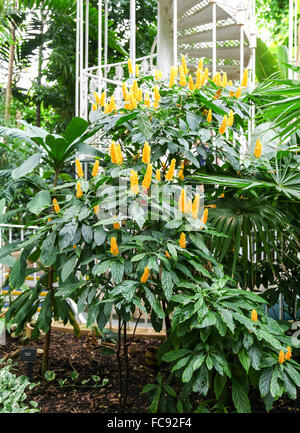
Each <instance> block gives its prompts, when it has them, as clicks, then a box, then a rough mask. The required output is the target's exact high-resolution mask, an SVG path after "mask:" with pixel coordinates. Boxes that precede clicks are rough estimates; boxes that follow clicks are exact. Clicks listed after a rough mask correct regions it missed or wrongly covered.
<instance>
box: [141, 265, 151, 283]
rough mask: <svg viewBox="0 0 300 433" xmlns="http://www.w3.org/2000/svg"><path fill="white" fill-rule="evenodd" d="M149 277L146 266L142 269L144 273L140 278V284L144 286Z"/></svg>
mask: <svg viewBox="0 0 300 433" xmlns="http://www.w3.org/2000/svg"><path fill="white" fill-rule="evenodd" d="M149 275H150V270H149V268H148V266H146V267H145V269H144V273H143V275H142V277H141V282H142V283H144V284H145V283H146V281H147V280H148V278H149Z"/></svg>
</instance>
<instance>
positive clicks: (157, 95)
mask: <svg viewBox="0 0 300 433" xmlns="http://www.w3.org/2000/svg"><path fill="white" fill-rule="evenodd" d="M160 99H161V97H160V94H159V88H158V86H155V87H154V100H155V101H156V102H159V101H160Z"/></svg>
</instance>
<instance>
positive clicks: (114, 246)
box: [110, 236, 119, 256]
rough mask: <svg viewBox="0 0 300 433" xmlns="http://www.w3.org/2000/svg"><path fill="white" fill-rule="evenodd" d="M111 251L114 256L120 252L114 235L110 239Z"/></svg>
mask: <svg viewBox="0 0 300 433" xmlns="http://www.w3.org/2000/svg"><path fill="white" fill-rule="evenodd" d="M110 252H111V254H113V255H114V256H117V255H118V254H119V248H118V244H117V240H116V238H115V237H114V236H113V237H112V238H111V239H110Z"/></svg>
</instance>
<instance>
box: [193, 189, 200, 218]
mask: <svg viewBox="0 0 300 433" xmlns="http://www.w3.org/2000/svg"><path fill="white" fill-rule="evenodd" d="M199 206H200V195H199V194H196V195H195V198H194V201H193V205H192V214H193V218H194V219H196V218H197V217H198V212H199Z"/></svg>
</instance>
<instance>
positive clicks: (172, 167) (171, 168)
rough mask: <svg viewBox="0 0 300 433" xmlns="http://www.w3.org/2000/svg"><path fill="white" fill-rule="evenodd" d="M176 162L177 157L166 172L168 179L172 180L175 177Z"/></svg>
mask: <svg viewBox="0 0 300 433" xmlns="http://www.w3.org/2000/svg"><path fill="white" fill-rule="evenodd" d="M175 164H176V159H175V158H174V159H172V161H171V164H170V167H169V170H168V171H167V173H166V176H165V177H166V179H167V180H172V179H173V177H174V170H175Z"/></svg>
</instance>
